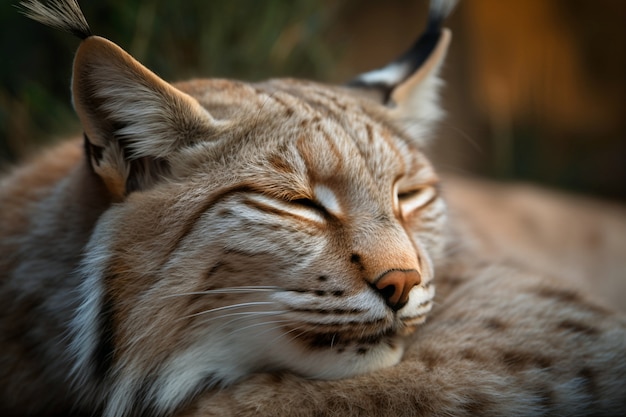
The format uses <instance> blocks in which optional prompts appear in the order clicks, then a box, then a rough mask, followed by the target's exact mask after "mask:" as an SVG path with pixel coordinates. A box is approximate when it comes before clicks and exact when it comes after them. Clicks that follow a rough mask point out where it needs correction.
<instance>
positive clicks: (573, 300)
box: [535, 287, 611, 315]
mask: <svg viewBox="0 0 626 417" xmlns="http://www.w3.org/2000/svg"><path fill="white" fill-rule="evenodd" d="M535 294H537V295H538V296H540V297H542V298H547V299H551V300H555V301H558V302H561V303H565V304H575V305H576V306H577V307H578V308H584V309H585V310H588V311H591V312H593V313H596V314H602V315H606V314H611V312H610V311H609V310H607V309H605V308H604V307H601V306H598V305H595V304H591V303H589V302H587V301H586V300H584V299H583V298H582V297H581V295H580V294H578V293H577V292H576V291H574V290H568V289H561V288H551V287H539V288H537V289H536V290H535Z"/></svg>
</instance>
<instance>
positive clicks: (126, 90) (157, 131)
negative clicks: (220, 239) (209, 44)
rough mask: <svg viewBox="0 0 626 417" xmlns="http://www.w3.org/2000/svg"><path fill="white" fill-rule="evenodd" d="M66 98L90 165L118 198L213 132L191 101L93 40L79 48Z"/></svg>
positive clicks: (158, 173)
mask: <svg viewBox="0 0 626 417" xmlns="http://www.w3.org/2000/svg"><path fill="white" fill-rule="evenodd" d="M72 94H73V100H74V107H75V109H76V112H77V113H78V116H79V118H80V120H81V123H82V125H83V128H84V130H85V137H86V141H85V142H86V149H87V154H88V157H89V158H90V162H91V165H92V167H93V169H94V171H95V172H96V173H97V174H98V175H100V176H101V177H102V179H103V180H104V182H105V184H106V185H107V188H108V189H109V191H110V192H111V193H112V194H113V196H114V197H116V198H118V199H121V198H123V197H124V196H125V195H126V194H128V193H129V192H131V191H134V190H137V189H142V188H145V187H148V186H150V185H151V184H152V183H153V182H154V181H155V180H156V179H158V177H159V176H161V175H164V174H165V173H166V172H167V169H168V161H167V157H168V155H170V154H171V153H172V151H174V150H176V149H177V148H179V147H181V146H184V145H186V144H189V143H191V142H192V141H194V139H195V138H198V137H206V136H208V135H211V133H212V132H214V131H215V120H214V119H213V118H212V117H211V116H210V115H209V113H208V112H207V111H206V110H204V108H203V107H202V106H200V104H199V103H198V102H197V101H196V100H195V99H193V98H192V97H190V96H188V95H187V94H185V93H183V92H181V91H179V90H177V89H176V88H174V87H173V86H172V85H170V84H168V83H167V82H165V81H163V80H162V79H160V78H159V77H157V76H156V75H155V74H154V73H152V72H151V71H149V70H148V69H147V68H145V67H144V66H142V65H141V64H140V63H139V62H137V61H136V60H135V59H134V58H133V57H131V56H130V55H129V54H127V53H126V52H124V51H123V50H122V49H121V48H120V47H118V46H117V45H115V44H114V43H112V42H110V41H108V40H106V39H104V38H100V37H97V36H90V37H87V38H86V39H85V40H83V42H82V43H81V44H80V46H79V49H78V52H77V53H76V58H75V60H74V72H73V79H72Z"/></svg>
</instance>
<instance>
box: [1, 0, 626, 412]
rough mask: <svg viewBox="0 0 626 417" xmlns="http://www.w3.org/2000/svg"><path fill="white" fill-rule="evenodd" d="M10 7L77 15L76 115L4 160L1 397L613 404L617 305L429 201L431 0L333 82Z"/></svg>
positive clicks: (434, 45) (54, 405)
mask: <svg viewBox="0 0 626 417" xmlns="http://www.w3.org/2000/svg"><path fill="white" fill-rule="evenodd" d="M23 7H24V8H25V10H26V13H27V14H28V15H29V16H30V17H32V18H33V19H35V20H38V21H40V22H42V23H44V24H47V25H49V26H53V27H57V28H61V29H64V30H67V31H70V32H72V33H73V34H75V35H76V36H78V37H80V38H81V39H82V42H81V44H80V46H79V48H78V51H77V53H76V58H75V61H74V69H73V78H72V93H73V102H74V106H75V109H76V112H77V114H78V116H79V118H80V120H81V123H82V127H83V129H84V135H83V138H82V140H79V139H77V140H74V141H69V142H67V143H65V144H62V145H59V146H57V147H56V148H53V149H51V150H49V151H47V153H44V154H42V155H41V156H40V157H38V158H36V159H34V160H32V161H30V162H27V163H25V164H23V165H21V166H19V167H17V168H15V169H14V170H13V172H11V173H10V174H9V175H7V176H6V177H4V178H3V179H2V182H0V207H1V211H0V252H1V253H2V254H3V255H2V257H1V258H0V311H1V312H2V314H1V316H0V414H1V415H10V416H13V415H17V416H26V415H42V416H43V415H103V416H105V417H114V416H115V417H116V416H136V415H148V416H214V415H215V416H228V415H232V416H252V415H267V416H320V415H328V416H335V415H341V416H349V415H354V416H357V415H358V416H381V415H390V416H405V415H406V416H447V415H455V416H464V415H493V416H496V415H527V416H539V415H568V416H584V415H606V416H609V415H620V414H624V412H626V395H625V393H626V361H625V360H624V359H625V357H626V320H625V318H624V316H623V315H621V314H620V313H617V312H616V311H614V310H613V309H612V308H610V307H609V306H608V304H605V303H603V302H601V301H598V300H600V299H601V298H597V299H596V298H595V297H594V296H592V295H591V294H589V293H587V292H586V291H583V290H578V289H577V287H576V286H575V285H574V283H572V282H569V281H567V280H564V279H560V278H558V277H553V276H549V275H548V274H543V273H541V271H538V270H536V269H534V268H531V267H528V268H526V267H525V265H524V262H523V259H522V260H520V259H517V260H516V262H510V258H507V257H506V256H499V255H493V254H491V255H490V254H485V252H486V251H485V250H484V247H482V246H481V245H479V244H475V243H474V242H475V239H474V237H473V236H472V228H471V227H469V226H468V224H469V223H464V220H463V219H464V217H463V215H462V214H461V215H458V216H457V214H456V213H457V209H456V208H455V206H452V207H451V208H449V209H448V208H446V204H445V202H444V199H443V194H444V193H445V192H446V186H445V183H444V184H443V185H442V184H441V181H440V177H439V176H438V175H437V173H436V172H435V170H434V168H433V166H432V165H431V163H430V162H429V160H428V159H427V157H426V156H425V155H424V153H423V149H424V146H425V143H426V141H427V139H428V136H429V135H430V134H431V131H432V128H433V126H434V124H435V122H436V121H437V120H438V119H439V118H440V117H441V111H440V109H439V106H438V105H437V94H438V88H439V85H440V81H439V79H438V77H437V74H438V70H439V68H440V66H441V63H442V61H443V58H444V56H445V52H446V49H447V46H448V43H449V41H450V39H451V35H450V32H449V31H448V30H446V29H442V28H441V22H442V20H443V18H444V17H445V15H446V14H447V13H448V12H449V9H450V3H449V2H445V1H433V3H432V7H431V15H430V20H429V25H428V29H427V30H426V32H425V33H424V34H423V35H422V37H421V38H420V39H419V40H418V41H417V42H416V43H415V45H414V46H413V47H412V48H411V50H410V51H408V52H407V53H406V54H404V55H403V56H401V57H400V58H399V59H398V60H397V61H395V62H393V63H391V64H389V65H388V66H386V67H383V68H382V69H380V70H376V71H372V72H370V73H366V74H363V75H361V76H359V77H357V78H356V79H355V80H354V81H353V82H352V83H350V84H349V85H347V86H331V85H326V84H322V83H317V82H312V81H304V80H294V79H275V80H269V81H266V82H262V83H245V82H239V81H234V80H223V79H201V80H193V81H189V82H183V83H177V84H174V85H172V84H169V83H167V82H165V81H163V80H162V79H160V78H159V77H157V76H156V75H155V74H153V73H152V72H150V71H149V70H148V69H146V68H145V67H144V66H142V65H141V64H140V63H139V62H137V61H136V60H135V59H133V58H132V57H131V56H130V55H128V54H127V53H126V52H124V51H123V50H122V49H121V48H119V47H118V46H117V45H115V44H114V43H112V42H110V41H108V40H106V39H103V38H100V37H97V36H93V35H92V34H91V31H90V29H89V26H88V24H87V22H86V20H85V19H84V17H83V15H82V12H81V11H80V8H79V6H78V4H77V3H76V1H75V0H56V1H52V2H49V3H48V4H47V5H44V4H43V3H40V2H39V1H36V0H31V1H26V2H23ZM451 190H453V188H451ZM452 200H454V199H453V198H452ZM457 204H458V206H459V207H458V209H459V212H462V209H463V201H462V200H461V201H459V202H458V203H457ZM470 217H471V216H470ZM476 224H480V223H479V222H478V223H476ZM499 259H501V260H502V261H499ZM435 286H436V287H437V295H436V296H435Z"/></svg>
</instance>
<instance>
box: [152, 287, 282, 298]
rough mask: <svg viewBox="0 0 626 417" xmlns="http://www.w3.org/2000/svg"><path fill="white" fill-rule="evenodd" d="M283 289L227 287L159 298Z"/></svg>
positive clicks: (280, 289)
mask: <svg viewBox="0 0 626 417" xmlns="http://www.w3.org/2000/svg"><path fill="white" fill-rule="evenodd" d="M282 290H283V289H282V288H280V287H275V286H249V287H246V286H242V287H229V288H216V289H214V290H206V291H191V292H183V293H177V294H168V295H164V296H163V297H161V298H172V297H184V296H189V295H210V294H236V293H251V292H272V291H282Z"/></svg>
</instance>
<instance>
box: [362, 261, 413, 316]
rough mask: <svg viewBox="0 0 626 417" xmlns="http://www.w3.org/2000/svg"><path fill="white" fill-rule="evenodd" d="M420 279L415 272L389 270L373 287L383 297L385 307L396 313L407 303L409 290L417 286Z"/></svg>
mask: <svg viewBox="0 0 626 417" xmlns="http://www.w3.org/2000/svg"><path fill="white" fill-rule="evenodd" d="M420 282H422V278H421V276H420V274H419V272H417V271H416V270H414V269H413V270H409V271H399V270H391V271H388V272H385V273H384V274H383V276H381V277H380V278H379V279H378V280H377V281H376V282H375V283H374V286H375V287H376V289H377V290H378V292H379V293H380V294H381V295H382V296H383V298H384V299H385V302H386V303H387V305H388V306H389V307H390V308H391V309H392V310H393V311H398V310H400V309H401V308H402V307H404V306H405V305H406V303H407V302H408V301H409V292H410V291H411V289H412V288H413V287H414V286H416V285H419V284H420Z"/></svg>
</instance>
